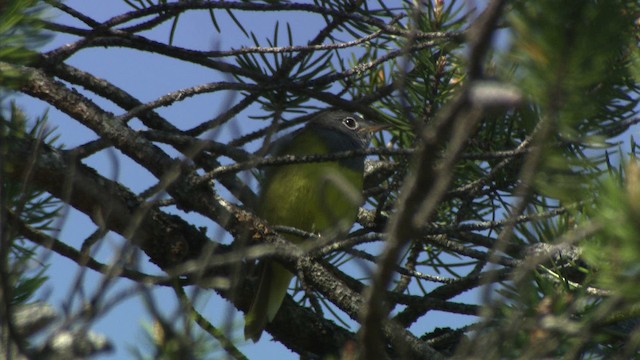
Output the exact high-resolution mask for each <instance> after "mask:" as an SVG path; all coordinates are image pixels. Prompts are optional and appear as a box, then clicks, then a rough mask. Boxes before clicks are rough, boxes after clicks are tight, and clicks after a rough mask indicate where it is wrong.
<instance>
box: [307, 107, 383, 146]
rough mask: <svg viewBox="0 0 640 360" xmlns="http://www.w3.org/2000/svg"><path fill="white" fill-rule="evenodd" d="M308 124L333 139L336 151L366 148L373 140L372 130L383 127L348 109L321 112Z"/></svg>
mask: <svg viewBox="0 0 640 360" xmlns="http://www.w3.org/2000/svg"><path fill="white" fill-rule="evenodd" d="M307 126H308V127H309V128H310V129H313V130H314V131H317V132H318V133H320V134H321V135H323V136H326V137H327V138H329V139H331V141H330V143H331V148H332V149H333V150H334V151H348V150H357V149H365V148H367V146H369V142H370V141H371V132H373V131H377V130H380V129H381V128H382V127H381V126H380V125H377V124H375V123H372V122H370V121H367V120H365V119H364V118H362V116H360V115H358V114H354V113H350V112H346V111H326V112H321V113H319V114H318V115H316V116H315V117H314V118H313V119H312V120H311V121H310V122H309V124H307Z"/></svg>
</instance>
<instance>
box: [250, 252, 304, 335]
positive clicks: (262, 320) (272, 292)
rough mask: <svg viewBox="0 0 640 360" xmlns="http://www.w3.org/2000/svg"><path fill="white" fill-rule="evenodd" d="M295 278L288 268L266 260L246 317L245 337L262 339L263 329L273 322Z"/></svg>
mask: <svg viewBox="0 0 640 360" xmlns="http://www.w3.org/2000/svg"><path fill="white" fill-rule="evenodd" d="M291 278H293V274H291V273H290V272H289V271H288V270H287V269H285V268H284V267H282V266H281V265H280V264H277V263H275V262H272V261H266V262H265V263H264V264H263V268H262V271H261V274H260V284H259V285H258V292H257V293H256V296H255V298H254V299H253V303H252V304H251V309H250V310H249V312H248V313H247V314H246V315H245V317H244V338H245V340H248V339H251V340H253V342H257V341H258V340H260V336H261V335H262V331H263V330H264V327H265V326H266V325H267V323H268V322H271V320H273V318H274V317H276V314H277V313H278V310H279V309H280V305H282V300H283V299H284V296H285V295H286V294H287V289H288V288H289V283H290V282H291Z"/></svg>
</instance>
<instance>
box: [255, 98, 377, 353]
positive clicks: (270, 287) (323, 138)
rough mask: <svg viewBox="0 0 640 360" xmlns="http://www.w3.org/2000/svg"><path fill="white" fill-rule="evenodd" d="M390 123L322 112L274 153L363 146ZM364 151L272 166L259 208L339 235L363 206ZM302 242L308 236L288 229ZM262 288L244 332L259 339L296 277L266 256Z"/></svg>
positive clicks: (272, 218)
mask: <svg viewBox="0 0 640 360" xmlns="http://www.w3.org/2000/svg"><path fill="white" fill-rule="evenodd" d="M385 127H386V125H383V124H377V123H374V122H371V121H368V120H365V119H364V118H363V117H361V116H360V115H358V114H354V113H350V112H346V111H340V110H337V111H324V112H319V113H317V114H316V115H315V116H314V117H313V118H312V119H311V120H310V121H309V122H308V123H307V124H306V125H305V126H304V127H303V128H301V129H299V130H297V131H294V132H293V133H290V134H288V135H285V136H284V137H281V138H280V139H278V140H276V141H274V142H273V143H272V144H271V146H270V148H271V149H270V151H269V153H270V154H271V155H272V156H275V157H278V156H284V155H294V156H305V155H318V154H320V155H322V154H331V153H339V152H345V151H351V150H363V149H366V148H367V147H368V146H369V142H370V140H371V134H372V132H375V131H379V130H382V129H383V128H385ZM364 159H365V156H364V155H363V154H356V155H354V156H351V157H347V158H341V159H338V160H333V161H322V162H310V163H297V164H285V165H278V166H272V167H269V168H268V169H267V170H266V171H265V174H264V179H263V181H262V183H261V187H260V191H259V193H258V201H257V205H256V208H255V211H256V214H257V215H258V216H259V217H260V218H262V219H264V220H266V221H267V222H268V223H269V224H270V225H271V226H275V225H280V226H288V227H293V228H297V229H300V230H303V231H306V232H310V233H317V234H321V235H322V234H323V233H324V234H328V233H330V234H331V235H334V236H335V235H336V234H340V233H342V232H345V231H348V230H349V228H350V227H351V226H352V225H353V223H354V222H355V220H356V216H357V213H358V208H359V207H360V205H362V202H363V199H362V196H361V194H362V187H363V178H364ZM282 237H283V238H285V239H286V240H288V241H290V242H292V243H294V244H301V243H303V242H304V240H305V239H304V238H303V237H300V236H297V235H293V234H282ZM258 268H259V269H260V270H259V272H260V274H259V277H260V280H259V285H258V290H257V293H256V295H255V297H254V299H253V301H252V304H251V307H250V309H249V311H248V312H247V313H246V315H245V328H244V336H245V339H246V340H249V339H251V340H253V342H257V341H258V340H259V339H260V337H261V335H262V332H263V331H264V328H265V326H266V325H267V323H269V322H271V321H272V320H273V319H274V318H275V316H276V314H277V313H278V310H279V309H280V306H281V305H282V301H283V300H284V297H285V295H286V293H287V289H288V287H289V283H290V282H291V279H292V278H293V274H292V273H290V272H289V271H288V270H287V269H286V268H285V267H284V266H282V265H281V264H279V263H278V262H276V261H274V260H269V259H265V260H262V264H260V266H259V267H258Z"/></svg>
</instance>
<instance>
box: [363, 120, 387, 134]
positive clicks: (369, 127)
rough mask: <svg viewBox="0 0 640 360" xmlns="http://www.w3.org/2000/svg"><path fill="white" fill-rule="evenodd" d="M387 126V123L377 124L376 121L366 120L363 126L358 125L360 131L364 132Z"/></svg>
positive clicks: (371, 131)
mask: <svg viewBox="0 0 640 360" xmlns="http://www.w3.org/2000/svg"><path fill="white" fill-rule="evenodd" d="M389 127H390V125H389V124H378V123H372V122H368V123H366V124H365V125H364V126H362V127H360V131H361V132H364V133H374V132H378V131H380V130H384V129H387V128H389Z"/></svg>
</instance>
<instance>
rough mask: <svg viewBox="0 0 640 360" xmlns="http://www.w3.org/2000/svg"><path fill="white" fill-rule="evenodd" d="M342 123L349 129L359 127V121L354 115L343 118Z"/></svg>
mask: <svg viewBox="0 0 640 360" xmlns="http://www.w3.org/2000/svg"><path fill="white" fill-rule="evenodd" d="M342 124H343V125H344V126H346V127H347V129H349V130H355V129H357V128H358V122H357V121H356V119H354V118H352V117H347V118H344V120H342Z"/></svg>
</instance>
